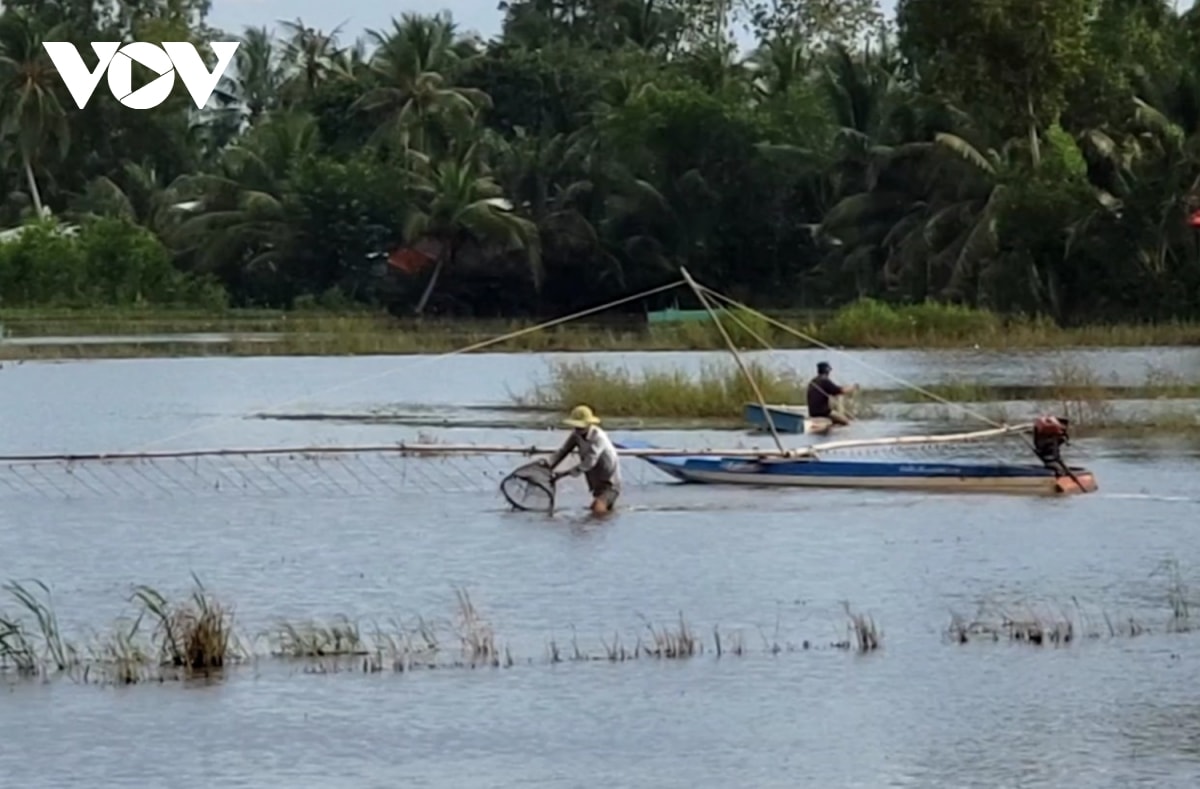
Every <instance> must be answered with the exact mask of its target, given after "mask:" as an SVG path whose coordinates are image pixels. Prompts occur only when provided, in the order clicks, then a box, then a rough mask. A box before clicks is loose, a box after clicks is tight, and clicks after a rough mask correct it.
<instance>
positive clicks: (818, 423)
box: [742, 403, 833, 435]
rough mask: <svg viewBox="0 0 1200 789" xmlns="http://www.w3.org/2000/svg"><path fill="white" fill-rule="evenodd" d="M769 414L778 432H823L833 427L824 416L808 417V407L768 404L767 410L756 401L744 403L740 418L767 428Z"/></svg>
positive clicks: (763, 428)
mask: <svg viewBox="0 0 1200 789" xmlns="http://www.w3.org/2000/svg"><path fill="white" fill-rule="evenodd" d="M767 413H769V414H770V415H771V422H772V423H773V424H774V425H775V430H776V431H778V432H780V433H798V434H802V435H803V434H824V433H828V432H829V431H830V430H831V429H832V428H833V420H831V419H827V418H825V417H809V415H808V409H807V408H805V407H803V406H796V405H768V406H767V410H766V411H764V410H763V407H762V406H761V405H759V404H758V403H746V405H745V406H743V408H742V418H743V419H745V420H746V422H748V423H749V424H751V425H753V426H754V427H755V428H757V429H759V430H768V429H769V428H768V426H767V417H766V414H767Z"/></svg>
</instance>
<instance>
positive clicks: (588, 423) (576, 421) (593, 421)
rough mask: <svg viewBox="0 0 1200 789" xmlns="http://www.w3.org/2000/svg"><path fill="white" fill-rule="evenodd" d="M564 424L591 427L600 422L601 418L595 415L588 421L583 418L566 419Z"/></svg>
mask: <svg viewBox="0 0 1200 789" xmlns="http://www.w3.org/2000/svg"><path fill="white" fill-rule="evenodd" d="M563 424H564V425H566V426H567V427H591V426H592V425H598V424H600V420H599V419H596V418H594V417H593V418H592V419H591V420H589V421H586V422H585V421H584V420H582V419H564V420H563Z"/></svg>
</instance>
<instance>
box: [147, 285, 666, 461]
mask: <svg viewBox="0 0 1200 789" xmlns="http://www.w3.org/2000/svg"><path fill="white" fill-rule="evenodd" d="M683 284H685V281H684V280H682V279H680V280H676V281H674V282H671V283H669V284H667V285H660V286H658V287H657V288H651V289H650V290H645V291H642V292H640V293H635V294H634V295H632V296H625V297H623V298H620V299H617V300H616V301H610V302H608V303H606V304H601V305H600V306H598V307H589V308H588V309H586V310H580V311H579V312H575V313H572V314H570V315H566V316H563V317H561V318H555V319H553V320H550V321H546V322H545V323H539V324H537V325H536V326H528V327H526V328H524V329H518V330H516V331H512V332H508V333H507V334H502V335H500V336H499V337H493V338H491V339H488V340H481V341H479V342H476V343H471V344H470V345H467V346H464V347H462V348H458V349H456V350H453V351H447V352H446V353H440V354H436V355H429V356H421V357H420V358H419V359H418V360H417V361H415V362H412V363H411V364H405V365H399V366H397V367H392V368H389V369H387V370H384V371H382V372H378V373H374V374H372V375H366V376H361V377H359V378H355V379H352V380H350V381H346V382H344V383H340V384H338V385H336V386H331V387H329V388H327V389H321V390H319V391H317V392H316V393H313V394H308V395H305V396H304V397H296V398H293V399H291V400H285V401H282V402H277V403H275V404H273V405H268V406H265V407H264V408H260V409H257V410H258V412H259V413H265V412H266V411H270V410H273V409H276V408H283V407H284V406H289V405H295V404H297V403H300V402H303V401H304V400H305V399H308V398H312V397H320V396H322V395H327V394H331V393H333V392H339V391H342V390H343V389H349V388H352V387H355V386H359V385H361V384H363V383H366V382H367V381H374V380H378V379H380V378H386V377H388V376H390V375H394V374H396V373H398V372H408V371H411V370H412V369H413V368H415V367H420V366H421V365H422V364H426V363H429V364H432V363H433V362H436V361H440V360H442V359H448V358H450V357H451V356H460V355H462V354H464V353H472V352H474V351H480V350H483V349H484V348H490V347H491V346H493V345H499V344H500V343H502V342H506V341H508V340H514V339H516V338H518V337H523V336H525V335H526V334H532V333H534V332H537V331H541V330H542V329H549V328H551V327H554V326H559V325H561V324H564V323H569V322H571V321H573V320H578V319H579V318H583V317H586V316H588V315H594V314H595V313H597V312H603V311H604V310H608V309H612V308H613V307H618V306H620V305H622V304H627V303H629V302H631V301H636V300H638V299H644V298H647V297H649V296H654V295H656V294H659V293H663V292H666V291H668V290H672V289H674V288H677V287H679V286H680V285H683ZM240 418H241V417H222V418H220V419H215V420H213V421H211V422H208V423H206V424H202V425H200V426H198V427H193V428H189V429H187V430H184V431H182V432H180V433H175V434H174V435H170V436H167V437H165V438H160V439H158V440H157V441H152V442H150V443H149V444H143V445H142V446H140V447H136V448H131V449H129V450H126V451H128V452H144V451H146V450H148V449H150V448H151V447H155V446H158V445H160V444H165V443H167V442H169V441H175V440H176V439H180V438H183V437H185V436H191V435H195V434H196V433H200V432H203V431H205V430H208V429H210V428H213V427H216V426H217V425H223V424H227V423H230V422H234V421H236V420H237V419H240Z"/></svg>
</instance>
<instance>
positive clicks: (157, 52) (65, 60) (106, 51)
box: [42, 41, 239, 110]
mask: <svg viewBox="0 0 1200 789" xmlns="http://www.w3.org/2000/svg"><path fill="white" fill-rule="evenodd" d="M238 43H239V42H237V41H214V42H212V44H210V46H211V47H212V50H213V52H215V53H216V55H217V66H216V68H214V69H213V70H212V71H209V70H208V66H206V65H205V64H204V60H203V59H201V57H200V53H199V52H197V51H196V48H195V47H194V46H192V45H191V44H190V43H188V42H187V41H164V42H163V44H162V47H159V46H157V45H155V44H148V43H146V42H144V41H135V42H133V43H132V44H126V45H125V46H121V43H120V42H119V41H93V42H91V44H92V51H93V52H95V53H96V57H97V58H98V59H99V61H100V62H99V64H98V65H97V66H96V70H95V71H88V67H87V66H86V65H84V62H83V58H82V57H80V55H79V50H77V49H75V45H74V44H72V43H70V42H67V41H46V42H44V43H43V44H42V46H44V47H45V48H46V52H47V53H48V54H49V55H50V60H51V61H53V62H54V67H55V68H56V69H58V73H59V75H60V76H61V77H62V80H63V82H64V83H65V84H66V86H67V90H68V91H70V93H71V98H73V99H74V100H75V104H76V105H78V107H79V109H83V108H84V107H86V106H87V103H88V101H89V100H90V99H91V98H92V94H93V93H95V92H96V86H97V85H99V84H100V77H101V76H102V75H103V74H104V72H105V71H106V70H107V71H108V89H109V90H110V91H112V95H113V96H114V97H115V98H116V100H117V101H119V102H121V103H122V104H124V105H125V106H126V107H129V108H130V109H132V110H148V109H151V108H153V107H157V106H158V105H159V104H162V103H163V102H164V101H166V99H167V97H168V96H170V95H171V91H172V89H174V87H175V75H176V74H178V75H179V78H180V79H181V80H183V86H184V87H185V88H187V91H188V93H189V94H191V97H192V101H194V102H196V107H198V108H199V109H204V105H205V104H207V103H208V99H209V97H210V96H212V94H213V91H215V90H216V89H217V83H218V82H219V81H220V80H221V77H222V76H224V74H225V69H226V68H227V67H228V66H229V63H230V61H232V60H233V53H234V52H236V51H237V48H238ZM135 61H136V62H137V63H138V64H140V65H141V66H143V67H145V68H147V69H149V70H150V71H152V72H154V73H155V74H158V75H159V76H158V77H157V78H155V79H153V80H151V81H150V82H149V83H147V84H145V85H143V86H142V87H140V88H138V89H137V90H134V89H133V64H134V62H135Z"/></svg>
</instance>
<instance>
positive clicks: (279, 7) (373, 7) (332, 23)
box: [208, 0, 953, 44]
mask: <svg viewBox="0 0 1200 789" xmlns="http://www.w3.org/2000/svg"><path fill="white" fill-rule="evenodd" d="M948 2H953V0H948ZM881 4H882V6H883V8H884V10H885V11H887V13H888V14H889V15H890V14H891V13H892V10H893V9H894V7H895V0H882V2H881ZM497 5H498V0H409V2H406V3H404V4H402V5H401V4H397V5H392V4H389V3H380V2H377V0H338V2H333V3H331V2H328V0H213V4H212V11H211V12H210V13H209V16H208V21H209V24H210V25H213V26H214V27H218V28H221V29H223V30H226V31H228V32H231V33H238V34H240V33H241V32H242V30H243V28H245V27H247V26H251V25H252V26H255V27H257V26H260V25H266V26H267V27H268V28H274V27H275V26H276V25H277V24H278V22H279V21H280V20H289V21H294V20H295V19H296V17H300V18H301V19H303V20H304V24H306V25H308V26H310V27H316V28H318V29H321V30H332V29H333V28H335V27H337V26H338V25H339V24H340V25H342V35H341V36H340V37H339V40H340V41H341V42H342V43H343V44H350V43H352V42H353V41H354V39H355V38H356V37H357V36H359V35H361V34H362V33H363V32H364V31H366V30H368V29H371V28H378V29H386V28H388V27H390V25H391V19H392V17H396V18H399V17H400V15H401V14H403V13H405V12H414V13H420V14H436V13H437V12H439V11H449V12H450V13H451V15H452V16H453V17H454V20H455V21H456V22H457V23H458V26H459V27H460V28H461V29H462V30H463V32H470V31H474V32H477V33H479V34H480V35H482V36H483V37H484V38H485V39H488V38H491V37H493V36H495V35H497V34H498V33H499V32H500V22H501V20H502V19H503V14H502V12H501V11H500V10H499V9H497V8H496V6H497ZM739 38H740V37H739ZM745 43H749V42H745Z"/></svg>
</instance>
